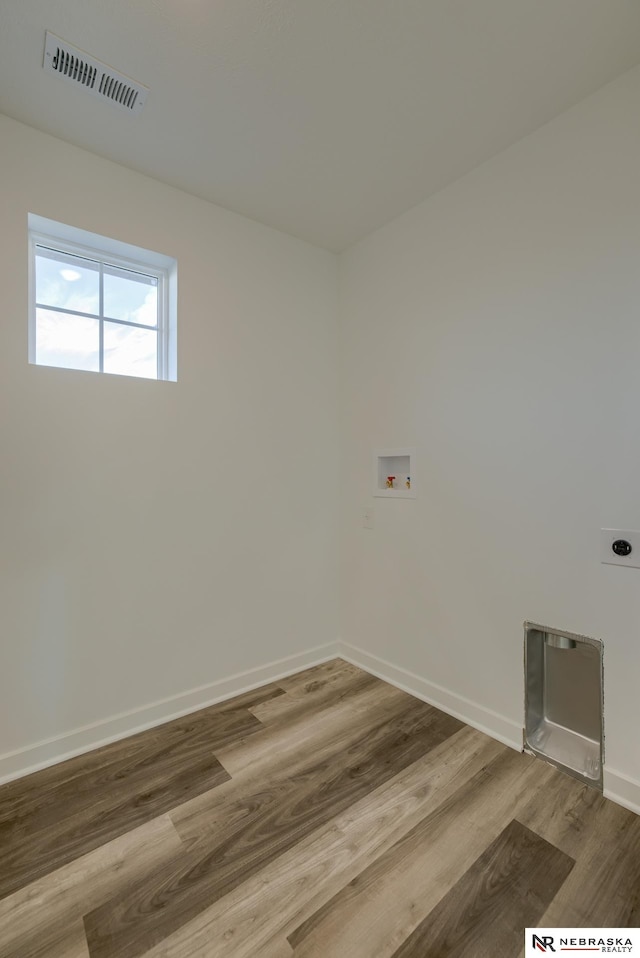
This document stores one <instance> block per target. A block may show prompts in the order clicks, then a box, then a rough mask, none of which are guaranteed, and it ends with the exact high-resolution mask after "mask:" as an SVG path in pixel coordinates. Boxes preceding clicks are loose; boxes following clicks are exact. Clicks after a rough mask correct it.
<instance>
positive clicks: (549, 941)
mask: <svg viewBox="0 0 640 958" xmlns="http://www.w3.org/2000/svg"><path fill="white" fill-rule="evenodd" d="M532 937H533V946H534V948H538V949H539V950H540V951H544V952H549V951H555V948H554V947H553V938H552V936H551V935H543V936H542V937H540V936H539V935H533V936H532Z"/></svg>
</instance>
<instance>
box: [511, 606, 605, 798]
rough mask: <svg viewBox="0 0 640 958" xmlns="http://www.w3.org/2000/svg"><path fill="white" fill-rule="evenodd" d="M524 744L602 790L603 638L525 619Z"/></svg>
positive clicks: (547, 759)
mask: <svg viewBox="0 0 640 958" xmlns="http://www.w3.org/2000/svg"><path fill="white" fill-rule="evenodd" d="M524 629H525V648H524V660H525V727H524V735H523V738H524V748H525V751H527V752H529V753H531V754H532V755H537V756H539V757H540V758H543V759H545V760H546V761H547V762H550V763H551V764H552V765H555V766H557V767H558V768H561V769H562V770H563V771H565V772H568V774H569V775H572V776H573V777H574V778H577V779H580V781H582V782H585V783H586V784H588V785H593V786H594V787H595V788H598V789H600V791H602V766H603V761H604V731H603V699H602V690H603V682H602V642H601V641H600V640H599V639H591V638H587V636H584V635H575V634H574V633H572V632H563V631H561V630H558V629H549V628H547V627H546V626H542V625H534V624H532V623H530V622H525V624H524Z"/></svg>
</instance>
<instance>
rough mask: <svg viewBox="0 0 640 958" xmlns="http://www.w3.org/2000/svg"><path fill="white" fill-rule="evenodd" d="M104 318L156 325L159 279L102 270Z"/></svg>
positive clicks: (118, 270) (109, 267)
mask: <svg viewBox="0 0 640 958" xmlns="http://www.w3.org/2000/svg"><path fill="white" fill-rule="evenodd" d="M104 315H105V316H110V317H111V319H124V320H126V321H127V322H129V323H144V325H145V326H156V325H157V322H158V280H157V279H156V277H155V276H145V275H143V274H142V273H134V272H133V271H132V270H129V269H118V268H117V267H116V266H105V268H104Z"/></svg>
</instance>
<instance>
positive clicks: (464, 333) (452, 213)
mask: <svg viewBox="0 0 640 958" xmlns="http://www.w3.org/2000/svg"><path fill="white" fill-rule="evenodd" d="M639 105H640V69H638V70H635V71H632V72H631V73H629V74H627V75H625V76H624V77H622V78H621V79H620V80H618V81H616V82H614V83H612V84H610V85H609V86H607V87H605V88H603V89H602V90H601V91H600V92H599V93H597V94H596V95H594V96H592V97H590V98H589V99H588V100H585V101H583V102H582V103H581V104H580V105H578V106H577V107H575V108H574V109H572V110H571V111H569V112H567V113H565V114H564V115H562V116H561V117H559V118H558V119H556V120H555V121H553V122H552V123H549V124H548V125H546V126H545V127H543V128H542V129H540V130H539V131H538V132H536V133H535V134H533V135H532V136H530V137H528V138H526V139H525V140H522V141H521V142H519V143H518V144H517V145H515V146H514V147H512V148H510V149H509V150H507V151H506V152H504V153H502V154H500V155H499V156H497V157H495V158H494V159H492V160H491V161H489V162H488V163H486V164H485V165H483V166H482V167H480V168H479V169H477V170H476V171H474V172H473V173H471V174H470V175H468V176H466V177H465V178H464V179H462V180H460V181H458V182H457V183H455V184H454V185H452V186H451V187H450V188H448V189H446V190H444V191H442V192H441V193H439V194H438V195H436V196H434V197H432V198H431V199H430V200H428V201H427V202H425V203H424V204H422V205H420V206H419V207H417V208H415V209H413V210H412V211H410V212H409V213H407V214H406V215H404V216H402V217H400V218H399V219H397V220H395V221H394V222H392V223H391V224H389V225H388V226H387V227H385V228H383V229H381V230H379V231H378V232H376V233H375V234H373V235H371V236H370V237H368V238H367V239H365V240H364V241H362V242H361V243H360V244H358V245H357V246H356V247H355V248H353V249H352V250H351V251H349V252H348V254H346V255H345V256H344V257H343V261H342V275H341V282H342V286H341V294H342V300H341V303H342V319H343V342H342V364H343V366H342V373H343V378H342V390H343V401H344V431H343V437H342V441H343V449H344V456H345V470H344V474H343V477H342V478H343V483H342V485H343V489H344V496H343V522H344V527H345V549H344V558H343V612H344V617H343V627H342V638H343V639H344V640H345V641H347V642H351V643H353V644H354V645H356V646H359V647H360V648H361V649H363V650H364V651H365V652H366V653H368V654H369V655H372V656H377V657H380V658H382V659H386V660H388V661H390V662H391V663H393V664H394V665H395V666H399V667H401V668H404V669H406V670H407V671H408V672H409V673H412V675H413V678H415V679H417V680H419V681H420V680H424V681H426V682H427V683H429V686H430V687H432V688H433V686H440V687H441V688H440V689H437V688H433V691H434V693H437V695H439V696H440V697H441V698H442V700H443V701H444V700H448V701H449V703H450V704H451V703H453V702H456V701H457V702H458V703H459V706H460V709H461V711H463V712H464V711H465V709H466V710H467V711H468V712H469V714H473V715H474V716H475V717H476V719H479V717H481V716H484V721H485V724H486V725H487V727H494V728H508V727H510V728H511V729H512V733H513V737H514V739H517V736H518V733H519V729H521V727H522V703H523V681H522V672H523V668H522V623H523V620H524V619H530V620H533V621H537V622H540V623H543V624H548V625H551V626H555V627H557V628H561V629H568V630H571V631H576V632H579V633H583V634H587V635H593V636H597V637H600V638H602V639H603V640H604V642H605V719H606V750H607V769H608V770H609V772H613V770H615V771H616V773H621V775H622V776H627V777H629V778H631V779H633V780H635V782H636V783H638V782H640V736H639V735H638V729H639V728H640V696H639V695H638V684H639V681H640V570H631V569H624V568H617V567H614V566H606V565H601V564H600V562H599V551H598V550H599V529H600V527H605V526H612V527H622V528H624V527H627V528H631V529H640V375H639V372H638V370H639V362H640V178H639V172H638V171H639V170H640V125H639V124H638V107H639ZM405 445H408V446H417V448H418V455H419V463H418V470H417V474H416V479H417V480H419V483H420V490H419V497H418V498H417V499H416V500H415V501H411V500H393V501H383V500H381V499H375V500H372V499H371V498H370V495H371V454H372V450H373V449H374V448H375V447H376V446H378V447H398V446H405ZM370 503H374V504H375V529H374V530H373V531H370V530H366V529H364V528H362V523H361V513H362V508H363V506H366V505H367V504H370ZM371 661H372V662H373V661H375V660H373V659H372V660H371ZM425 687H426V686H425ZM465 700H468V701H466V702H465ZM493 713H497V714H493ZM612 781H613V779H612V778H611V777H610V778H609V782H610V784H611V782H612ZM611 788H612V789H613V786H611ZM616 788H617V789H618V791H622V790H623V788H624V778H621V777H619V776H618V778H617V779H616ZM614 790H615V789H614ZM636 799H637V800H640V792H639V793H636Z"/></svg>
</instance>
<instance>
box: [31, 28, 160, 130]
mask: <svg viewBox="0 0 640 958" xmlns="http://www.w3.org/2000/svg"><path fill="white" fill-rule="evenodd" d="M42 66H43V67H44V69H45V70H46V72H47V73H55V74H57V76H59V77H61V78H62V79H63V80H68V81H69V83H74V84H75V85H76V86H80V87H82V88H83V89H84V90H86V91H87V93H92V94H93V95H94V96H97V97H100V98H101V99H102V100H107V101H108V102H109V103H111V104H112V105H113V106H116V107H118V109H120V110H125V111H126V112H127V113H140V112H141V110H142V108H143V107H144V104H145V102H146V99H147V94H148V93H149V90H148V89H147V87H145V86H143V85H142V84H141V83H136V81H135V80H131V79H130V78H129V77H126V76H124V74H122V73H118V71H117V70H113V69H112V68H111V67H110V66H107V64H106V63H101V62H100V60H96V59H95V57H90V56H87V54H86V53H83V51H82V50H78V48H77V47H74V46H72V45H71V44H70V43H67V41H66V40H61V39H60V38H59V37H56V36H55V35H54V34H53V33H49V31H47V35H46V41H45V46H44V62H43V64H42Z"/></svg>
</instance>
